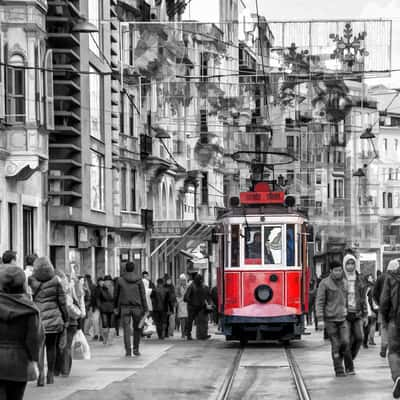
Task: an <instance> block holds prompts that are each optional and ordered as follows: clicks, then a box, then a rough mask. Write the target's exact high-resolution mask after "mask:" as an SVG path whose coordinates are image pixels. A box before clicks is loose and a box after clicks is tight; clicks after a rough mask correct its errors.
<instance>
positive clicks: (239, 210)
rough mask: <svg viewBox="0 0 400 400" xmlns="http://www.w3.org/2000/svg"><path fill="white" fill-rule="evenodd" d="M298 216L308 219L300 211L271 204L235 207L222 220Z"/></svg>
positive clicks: (227, 211)
mask: <svg viewBox="0 0 400 400" xmlns="http://www.w3.org/2000/svg"><path fill="white" fill-rule="evenodd" d="M268 214H270V215H282V214H283V215H296V216H299V217H302V218H305V219H307V217H306V216H305V215H304V214H303V213H302V212H300V211H298V210H295V209H293V208H288V207H285V206H283V205H280V204H269V205H263V206H259V207H233V208H230V209H227V210H226V212H225V213H224V214H222V215H221V219H222V218H228V217H244V216H245V215H246V216H250V215H268Z"/></svg>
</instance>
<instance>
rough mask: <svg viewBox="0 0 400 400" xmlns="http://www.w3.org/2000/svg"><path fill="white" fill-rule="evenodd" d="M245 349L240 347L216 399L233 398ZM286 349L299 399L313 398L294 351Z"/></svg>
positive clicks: (307, 399) (226, 399) (309, 399)
mask: <svg viewBox="0 0 400 400" xmlns="http://www.w3.org/2000/svg"><path fill="white" fill-rule="evenodd" d="M244 350H245V349H244V347H240V348H239V349H238V350H237V353H236V356H235V358H234V360H233V363H232V366H231V367H230V369H229V371H228V373H227V375H226V377H225V379H224V382H223V384H222V386H221V388H220V390H219V392H218V394H217V396H216V398H215V400H229V399H231V398H232V397H231V394H232V387H233V384H234V381H235V378H236V375H237V372H238V370H239V367H240V361H241V359H242V355H243V353H244ZM284 351H285V355H286V358H287V361H288V364H289V369H290V373H291V375H292V379H293V382H294V385H295V389H296V393H297V397H298V400H311V396H310V393H309V391H308V389H307V386H306V384H305V381H304V378H303V375H302V373H301V370H300V367H299V365H298V363H297V361H296V359H295V357H294V355H293V352H292V351H291V349H290V348H289V347H288V346H285V347H284Z"/></svg>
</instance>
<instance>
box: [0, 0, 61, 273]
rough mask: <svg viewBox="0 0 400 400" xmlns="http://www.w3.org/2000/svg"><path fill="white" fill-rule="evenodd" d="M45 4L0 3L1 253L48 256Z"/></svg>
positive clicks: (49, 115) (49, 120)
mask: <svg viewBox="0 0 400 400" xmlns="http://www.w3.org/2000/svg"><path fill="white" fill-rule="evenodd" d="M46 13H47V3H46V1H43V0H32V1H2V2H1V4H0V133H1V134H0V137H1V139H0V252H3V251H5V250H8V249H11V250H14V251H16V252H17V263H18V265H20V266H23V264H24V257H25V256H26V255H28V254H32V253H37V254H38V255H47V254H48V241H47V237H48V233H47V232H48V224H47V213H48V208H47V167H48V145H47V143H48V134H49V132H51V130H52V129H53V127H54V115H53V97H52V95H53V92H52V68H53V67H52V59H51V52H49V51H48V50H47V48H46V19H45V18H46Z"/></svg>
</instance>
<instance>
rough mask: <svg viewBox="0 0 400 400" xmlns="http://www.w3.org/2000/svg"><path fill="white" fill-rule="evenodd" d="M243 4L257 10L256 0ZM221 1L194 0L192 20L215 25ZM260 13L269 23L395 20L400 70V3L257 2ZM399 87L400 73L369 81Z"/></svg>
mask: <svg viewBox="0 0 400 400" xmlns="http://www.w3.org/2000/svg"><path fill="white" fill-rule="evenodd" d="M239 1H242V3H244V4H245V5H246V6H247V7H249V8H250V9H251V10H252V11H255V9H256V8H255V4H256V1H255V0H239ZM217 4H218V0H191V9H192V12H191V15H190V17H191V18H192V19H196V20H200V21H208V22H216V20H215V19H216V18H218V12H217ZM258 6H259V12H260V14H261V15H263V16H265V18H266V19H267V20H292V19H293V20H298V19H302V20H309V19H347V18H349V19H361V18H374V19H377V18H382V19H386V18H387V19H392V21H393V35H392V69H399V70H400V0H258ZM368 83H369V84H376V83H385V84H386V85H388V86H390V87H397V88H400V72H397V73H396V72H395V73H393V74H392V78H391V79H384V80H381V79H379V80H375V79H371V80H368Z"/></svg>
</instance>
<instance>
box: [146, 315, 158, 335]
mask: <svg viewBox="0 0 400 400" xmlns="http://www.w3.org/2000/svg"><path fill="white" fill-rule="evenodd" d="M156 331H157V330H156V326H155V325H154V322H153V319H152V318H147V319H146V321H145V323H144V327H143V336H151V335H152V334H154V333H156Z"/></svg>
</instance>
